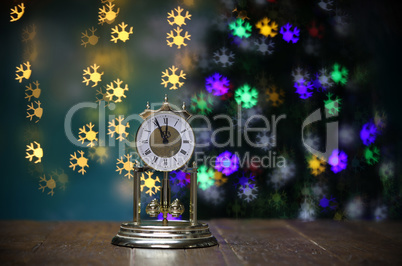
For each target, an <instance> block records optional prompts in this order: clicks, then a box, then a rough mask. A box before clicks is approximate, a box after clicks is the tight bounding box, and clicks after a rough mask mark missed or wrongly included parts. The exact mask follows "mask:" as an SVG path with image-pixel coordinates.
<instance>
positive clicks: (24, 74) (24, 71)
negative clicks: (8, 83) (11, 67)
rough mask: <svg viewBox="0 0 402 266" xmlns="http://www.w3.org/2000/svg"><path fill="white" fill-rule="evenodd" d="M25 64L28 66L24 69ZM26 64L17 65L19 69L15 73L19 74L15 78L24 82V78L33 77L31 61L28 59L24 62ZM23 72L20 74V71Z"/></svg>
mask: <svg viewBox="0 0 402 266" xmlns="http://www.w3.org/2000/svg"><path fill="white" fill-rule="evenodd" d="M24 65H25V66H26V69H24ZM24 65H22V64H21V65H20V66H19V67H17V71H16V72H15V75H16V76H17V77H16V78H15V79H16V80H18V81H19V83H21V82H22V79H23V78H24V79H29V78H30V77H31V74H32V70H31V64H30V63H29V61H27V62H26V63H24ZM20 72H21V73H22V75H18V73H20Z"/></svg>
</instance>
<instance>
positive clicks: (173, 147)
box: [136, 111, 195, 171]
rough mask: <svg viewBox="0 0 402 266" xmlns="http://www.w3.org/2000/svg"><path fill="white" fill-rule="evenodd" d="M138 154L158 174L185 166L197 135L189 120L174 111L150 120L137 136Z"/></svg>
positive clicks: (139, 130) (156, 115) (163, 113)
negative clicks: (158, 172)
mask: <svg viewBox="0 0 402 266" xmlns="http://www.w3.org/2000/svg"><path fill="white" fill-rule="evenodd" d="M136 145H137V151H138V154H139V156H140V158H141V159H142V160H143V162H144V163H145V164H146V165H148V166H150V167H151V168H153V169H155V170H158V171H172V170H176V169H178V168H180V167H182V166H184V165H185V164H186V163H187V161H188V160H189V159H190V157H191V155H192V154H193V151H194V147H195V139H194V133H193V130H192V129H191V127H190V125H189V124H188V123H187V121H186V120H185V119H184V118H182V117H181V116H178V115H176V114H174V113H172V112H164V111H163V112H160V113H157V114H155V115H152V116H150V117H148V118H147V119H146V120H145V121H144V122H143V123H142V124H141V126H140V128H139V129H138V132H137V137H136Z"/></svg>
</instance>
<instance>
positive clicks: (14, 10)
mask: <svg viewBox="0 0 402 266" xmlns="http://www.w3.org/2000/svg"><path fill="white" fill-rule="evenodd" d="M18 8H19V9H20V11H18ZM24 13H25V6H24V3H21V4H20V5H18V6H15V7H14V8H11V13H10V17H11V19H10V22H14V21H17V20H19V19H20V18H21V17H22V15H24ZM14 15H15V16H14Z"/></svg>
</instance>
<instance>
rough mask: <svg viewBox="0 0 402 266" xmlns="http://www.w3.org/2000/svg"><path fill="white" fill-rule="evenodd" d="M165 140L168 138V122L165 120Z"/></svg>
mask: <svg viewBox="0 0 402 266" xmlns="http://www.w3.org/2000/svg"><path fill="white" fill-rule="evenodd" d="M165 138H166V140H167V139H168V138H169V136H168V120H167V119H166V128H165Z"/></svg>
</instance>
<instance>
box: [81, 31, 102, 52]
mask: <svg viewBox="0 0 402 266" xmlns="http://www.w3.org/2000/svg"><path fill="white" fill-rule="evenodd" d="M88 30H89V31H90V32H91V35H89V34H88ZM88 30H85V32H81V34H82V36H81V45H84V47H85V48H86V47H87V44H88V43H89V44H90V45H95V44H97V43H98V40H99V36H96V35H95V31H96V30H97V29H95V28H94V27H92V28H90V29H88Z"/></svg>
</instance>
